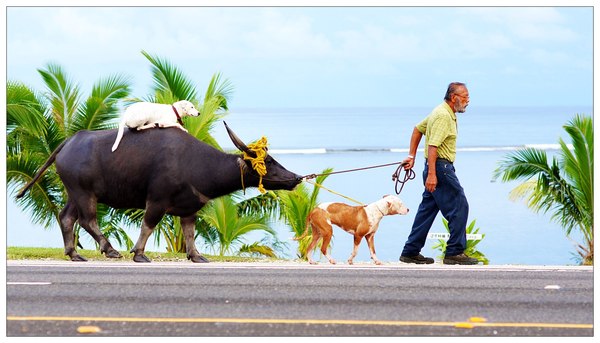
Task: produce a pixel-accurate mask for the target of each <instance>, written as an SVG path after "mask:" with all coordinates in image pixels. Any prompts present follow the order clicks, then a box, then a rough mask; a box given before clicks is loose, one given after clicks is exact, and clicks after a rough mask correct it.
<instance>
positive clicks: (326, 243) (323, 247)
mask: <svg viewBox="0 0 600 343" xmlns="http://www.w3.org/2000/svg"><path fill="white" fill-rule="evenodd" d="M330 228H331V231H329V232H328V233H326V234H325V235H323V243H321V252H322V253H323V255H325V257H327V260H329V263H331V264H337V262H336V261H335V260H334V259H333V258H332V257H331V255H329V253H328V252H327V248H328V247H329V242H331V236H332V231H333V227H331V226H330Z"/></svg>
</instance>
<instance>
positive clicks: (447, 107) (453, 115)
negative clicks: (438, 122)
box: [444, 101, 456, 121]
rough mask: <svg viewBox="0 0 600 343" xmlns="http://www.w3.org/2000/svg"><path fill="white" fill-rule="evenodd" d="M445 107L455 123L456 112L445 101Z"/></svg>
mask: <svg viewBox="0 0 600 343" xmlns="http://www.w3.org/2000/svg"><path fill="white" fill-rule="evenodd" d="M444 107H445V108H446V110H448V113H450V116H451V117H452V119H453V120H454V121H456V113H454V110H452V108H451V107H450V105H448V103H447V102H445V101H444Z"/></svg>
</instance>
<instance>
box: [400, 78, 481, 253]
mask: <svg viewBox="0 0 600 343" xmlns="http://www.w3.org/2000/svg"><path fill="white" fill-rule="evenodd" d="M468 105H469V91H468V90H467V86H466V85H465V84H464V83H460V82H453V83H451V84H450V85H448V90H447V91H446V96H445V97H444V102H443V103H442V104H440V105H439V106H438V107H436V108H434V109H433V111H432V112H431V113H430V114H429V115H428V116H427V118H425V119H424V120H423V121H421V122H420V123H419V124H417V126H416V127H415V128H414V130H413V133H412V136H411V138H410V150H409V155H408V157H407V158H406V159H405V160H404V163H406V164H405V166H404V169H410V168H412V167H413V166H414V162H415V156H416V154H417V148H418V147H419V143H420V142H421V138H422V137H423V135H425V170H424V171H423V182H424V184H425V191H424V192H423V199H422V200H421V204H420V205H419V210H418V212H417V214H416V216H415V221H414V223H413V226H412V229H411V232H410V235H409V236H408V240H407V241H406V244H405V245H404V249H403V251H402V255H401V256H400V261H401V262H405V263H416V264H430V263H433V258H430V257H424V256H423V255H421V253H420V252H421V249H422V248H423V246H424V245H425V240H426V239H427V234H428V233H429V230H430V229H431V225H432V224H433V221H434V220H435V217H436V216H437V214H438V212H439V211H441V212H442V215H443V216H444V218H446V220H448V227H449V228H450V238H449V239H448V244H447V247H446V254H445V256H444V260H443V262H444V264H477V263H479V261H478V260H477V259H475V258H471V257H469V256H467V255H465V253H464V251H465V249H466V247H467V235H466V225H467V217H468V215H469V203H468V202H467V198H466V196H465V192H464V190H463V188H462V186H461V185H460V183H459V181H458V178H457V177H456V174H455V170H454V164H453V163H454V160H455V158H456V136H457V132H458V130H457V120H456V113H463V112H465V110H466V108H467V106H468Z"/></svg>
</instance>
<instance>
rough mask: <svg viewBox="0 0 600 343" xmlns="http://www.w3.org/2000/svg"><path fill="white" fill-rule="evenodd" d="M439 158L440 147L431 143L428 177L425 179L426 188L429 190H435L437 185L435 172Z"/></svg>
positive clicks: (428, 156) (428, 149) (428, 151)
mask: <svg viewBox="0 0 600 343" xmlns="http://www.w3.org/2000/svg"><path fill="white" fill-rule="evenodd" d="M437 158H438V147H436V146H433V145H430V146H429V147H428V148H427V165H428V166H429V170H428V172H427V179H426V180H425V189H426V190H428V191H429V192H432V193H433V191H435V187H436V186H437V182H438V180H437V175H436V173H435V161H436V160H437Z"/></svg>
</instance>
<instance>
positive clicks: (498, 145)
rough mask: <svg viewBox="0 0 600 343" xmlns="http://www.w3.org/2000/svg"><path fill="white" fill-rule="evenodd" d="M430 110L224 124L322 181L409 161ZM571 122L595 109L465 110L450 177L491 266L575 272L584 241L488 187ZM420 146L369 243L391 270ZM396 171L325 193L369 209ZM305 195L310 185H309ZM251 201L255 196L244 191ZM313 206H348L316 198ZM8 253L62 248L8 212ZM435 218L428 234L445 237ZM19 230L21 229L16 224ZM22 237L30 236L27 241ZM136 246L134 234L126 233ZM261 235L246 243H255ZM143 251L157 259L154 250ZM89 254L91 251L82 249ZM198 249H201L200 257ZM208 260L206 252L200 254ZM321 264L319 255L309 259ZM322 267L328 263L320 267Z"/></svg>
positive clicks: (321, 112) (254, 118) (346, 238)
mask: <svg viewBox="0 0 600 343" xmlns="http://www.w3.org/2000/svg"><path fill="white" fill-rule="evenodd" d="M431 108H432V107H414V108H306V109H285V108H279V109H256V108H254V109H232V110H231V113H229V114H228V115H227V116H226V117H225V118H224V120H225V121H226V122H227V124H228V125H229V126H230V127H231V128H232V129H233V130H234V131H235V132H236V133H237V135H238V136H239V137H240V138H242V139H243V140H244V141H246V142H250V141H253V140H257V139H259V138H260V137H261V136H265V137H267V139H268V141H269V152H270V154H271V155H272V156H273V157H275V159H277V160H278V161H279V162H280V163H281V164H282V165H284V166H285V167H286V168H287V169H289V170H291V171H294V172H295V173H297V174H301V175H306V174H312V173H320V172H321V171H322V170H323V169H325V168H328V167H332V168H334V170H335V171H340V170H346V169H354V168H361V167H367V166H373V165H380V164H386V163H392V162H398V161H402V160H403V159H404V158H405V157H406V154H407V151H408V146H409V140H410V136H411V133H412V130H413V128H414V126H415V124H416V123H417V122H419V121H420V120H421V119H422V118H424V117H425V116H426V115H427V114H428V113H429V112H430V111H431ZM577 113H581V114H586V115H593V113H592V107H585V106H581V107H577V106H570V107H548V108H545V107H476V106H469V108H468V109H467V112H466V113H462V114H459V115H458V142H457V148H458V152H457V159H456V162H455V167H456V172H457V175H458V177H459V179H460V181H461V184H462V186H463V188H464V189H465V193H466V195H467V198H468V200H469V205H470V211H469V222H471V221H472V220H476V226H477V227H479V228H480V231H479V233H482V234H485V238H484V239H483V240H482V241H481V243H479V245H478V249H479V250H480V251H481V252H482V253H484V254H485V256H486V257H487V258H488V259H489V261H490V264H495V265H498V264H527V265H569V264H575V263H576V260H575V259H574V256H575V255H576V250H575V244H576V243H577V242H581V241H582V240H581V236H580V235H579V234H578V233H577V232H575V230H574V231H573V233H572V235H571V237H567V236H566V235H565V230H564V229H563V228H561V227H560V226H559V225H558V224H556V223H554V222H553V221H552V220H551V216H550V214H543V213H540V214H536V213H534V212H532V211H531V210H530V209H528V208H527V206H526V205H525V203H524V202H523V201H511V200H509V192H510V191H511V190H512V189H513V188H514V187H515V186H517V185H518V183H503V182H501V181H500V180H498V181H495V180H493V172H494V170H495V169H496V168H497V166H498V162H499V161H500V160H502V159H503V158H504V157H505V156H506V155H507V154H508V153H510V152H511V151H515V150H516V149H519V148H522V147H524V146H534V147H538V148H541V149H545V150H546V151H547V153H548V155H549V156H552V155H554V154H556V153H558V150H557V149H558V141H559V138H563V139H564V140H565V141H566V142H567V143H570V141H569V138H568V136H567V135H566V133H565V132H564V130H563V128H562V127H563V125H564V124H565V123H567V122H568V121H569V120H571V119H572V118H573V116H574V115H575V114H577ZM213 134H214V136H215V138H216V139H217V141H218V142H219V143H221V144H222V147H223V148H225V149H233V145H232V144H231V142H230V140H229V138H228V136H227V134H226V132H225V129H224V127H223V126H222V124H218V125H217V126H215V128H214V131H213ZM423 144H424V139H423V141H422V142H421V146H420V148H419V152H418V156H417V163H416V165H415V172H416V174H417V178H416V179H415V180H413V181H409V182H408V183H407V184H406V186H405V187H404V189H403V191H402V193H401V194H400V198H401V199H402V200H403V201H404V202H405V204H406V205H407V206H408V207H409V208H410V210H411V211H410V213H409V214H408V215H405V216H387V217H384V218H383V220H382V221H381V224H380V226H379V230H378V231H377V234H376V236H375V247H376V251H377V256H378V257H379V259H380V260H382V261H388V262H396V261H398V257H399V255H400V252H401V251H402V247H403V245H404V242H405V241H406V238H407V236H408V234H409V232H410V228H411V225H412V222H413V220H414V216H415V213H416V212H417V208H418V206H419V203H420V200H421V194H422V192H423V183H422V171H423V161H424V159H423V150H422V149H423ZM395 169H396V167H395V166H390V167H384V168H377V169H370V170H366V171H357V172H352V173H344V174H336V175H331V176H330V177H329V178H328V179H327V180H326V181H325V183H324V186H326V187H327V188H329V189H332V190H334V191H336V192H338V193H341V194H344V195H346V196H348V197H351V198H353V199H356V200H358V201H361V202H363V203H370V202H373V201H376V200H377V199H379V198H381V197H382V196H383V195H386V194H394V183H393V182H392V179H391V175H392V173H393V172H394V171H395ZM311 187H312V186H311ZM247 194H248V195H254V194H256V193H253V191H251V192H247ZM319 201H321V202H329V201H341V202H348V203H350V202H349V201H348V200H346V199H343V198H341V197H340V196H338V195H335V194H332V193H329V192H327V191H325V190H321V192H320V196H319ZM7 209H8V213H7V216H8V221H7V225H8V228H7V229H8V234H7V239H8V241H7V245H9V246H14V245H17V246H56V247H62V239H61V234H60V230H59V229H58V228H54V229H52V230H50V232H44V237H50V236H51V235H52V236H54V237H52V238H46V239H44V238H42V239H44V241H42V242H40V238H36V240H33V239H32V238H31V237H34V236H39V235H38V234H36V233H31V232H30V231H31V230H35V231H37V232H41V231H44V230H43V229H42V228H39V227H38V228H33V229H30V228H29V226H30V225H28V223H25V221H26V220H27V218H28V216H27V215H26V214H23V213H22V212H20V210H18V209H16V208H15V206H14V204H12V201H9V203H8V207H7ZM441 218H442V216H441V214H440V215H438V218H437V220H436V222H435V223H434V225H433V227H432V229H431V231H430V232H431V233H444V232H446V231H445V229H444V227H443V224H442V221H441ZM14 223H19V224H14ZM275 227H276V229H277V233H278V237H279V239H280V240H282V241H284V242H286V243H287V245H288V250H287V251H286V252H285V254H286V257H289V258H295V257H296V253H295V251H296V242H295V241H293V240H291V237H292V233H291V232H290V231H289V229H288V228H287V227H286V226H285V225H282V224H275ZM28 232H29V233H28ZM128 232H129V233H130V236H131V237H132V239H133V241H135V240H136V239H137V235H138V234H139V231H138V230H137V229H132V230H129V231H128ZM261 237H262V235H253V236H250V237H249V238H250V240H252V241H254V240H259V239H260V238H261ZM435 243H437V240H428V242H427V244H426V246H425V247H424V249H423V251H422V253H423V254H424V255H426V256H431V257H434V258H436V259H439V255H440V252H439V251H438V250H433V249H432V246H433V245H434V244H435ZM152 244H153V243H152V240H150V241H149V243H148V245H149V246H148V247H147V249H148V250H163V249H164V247H153V246H152ZM87 245H91V243H87ZM202 246H203V244H202V242H198V247H199V248H202ZM352 246H353V240H352V236H351V235H350V234H348V233H346V232H344V231H342V230H341V229H339V228H334V238H333V240H332V255H333V257H334V258H335V259H337V260H338V262H344V263H345V261H346V260H347V258H348V257H349V255H350V252H351V251H352ZM206 252H207V253H209V252H208V251H206ZM314 257H315V258H317V259H318V258H319V253H315V255H314ZM321 261H322V263H327V261H326V259H324V258H322V259H321ZM355 261H357V262H369V261H370V255H369V251H368V248H367V244H366V242H362V243H361V246H360V249H359V253H358V255H357V258H356V259H355Z"/></svg>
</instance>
